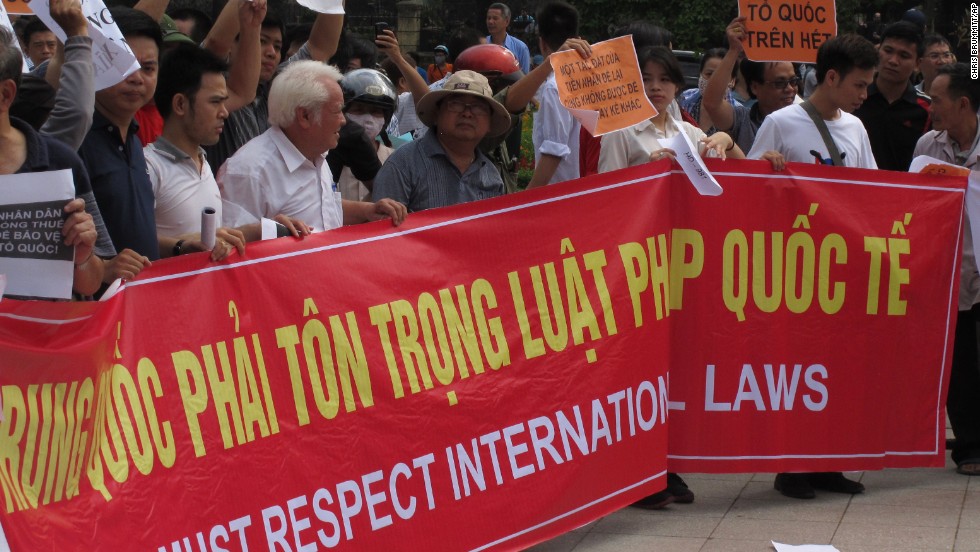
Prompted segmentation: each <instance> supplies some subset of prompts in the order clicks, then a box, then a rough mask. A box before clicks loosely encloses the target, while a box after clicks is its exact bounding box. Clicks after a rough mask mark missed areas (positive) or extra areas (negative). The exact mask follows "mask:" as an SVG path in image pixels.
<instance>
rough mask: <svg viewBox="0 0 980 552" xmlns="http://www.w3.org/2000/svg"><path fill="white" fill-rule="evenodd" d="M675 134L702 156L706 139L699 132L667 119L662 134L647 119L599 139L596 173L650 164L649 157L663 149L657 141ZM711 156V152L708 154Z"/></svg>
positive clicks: (671, 118) (693, 127)
mask: <svg viewBox="0 0 980 552" xmlns="http://www.w3.org/2000/svg"><path fill="white" fill-rule="evenodd" d="M679 132H683V133H685V134H687V137H688V138H690V139H691V143H692V144H694V145H695V146H696V147H697V148H698V152H699V153H701V154H702V155H703V154H704V144H702V143H701V142H700V140H701V139H702V138H704V137H705V136H707V135H706V134H705V133H704V131H703V130H701V129H700V128H698V127H696V126H694V125H692V124H690V123H687V122H685V121H676V120H674V118H673V117H671V116H670V115H667V125H666V127H665V132H660V129H658V128H657V127H656V125H654V124H653V123H652V122H650V120H649V119H647V120H645V121H642V122H639V123H637V124H635V125H633V126H631V127H628V128H624V129H622V130H617V131H615V132H610V133H609V134H606V135H604V136H603V137H602V148H601V149H600V150H599V172H600V173H604V172H609V171H615V170H617V169H623V168H626V167H633V166H636V165H642V164H643V163H647V162H649V161H650V154H651V153H653V152H654V151H656V150H659V149H663V146H662V145H660V140H665V139H668V138H673V137H674V136H676V135H677V134H678V133H679ZM710 154H714V150H712V151H711V152H709V155H710Z"/></svg>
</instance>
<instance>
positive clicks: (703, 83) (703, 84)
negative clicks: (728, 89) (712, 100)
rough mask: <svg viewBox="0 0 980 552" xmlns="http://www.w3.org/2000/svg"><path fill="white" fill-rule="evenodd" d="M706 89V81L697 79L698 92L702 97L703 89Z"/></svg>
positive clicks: (702, 78) (700, 78) (701, 78)
mask: <svg viewBox="0 0 980 552" xmlns="http://www.w3.org/2000/svg"><path fill="white" fill-rule="evenodd" d="M707 87H708V79H706V78H704V77H698V90H700V91H701V94H702V95H703V94H704V89H705V88H707Z"/></svg>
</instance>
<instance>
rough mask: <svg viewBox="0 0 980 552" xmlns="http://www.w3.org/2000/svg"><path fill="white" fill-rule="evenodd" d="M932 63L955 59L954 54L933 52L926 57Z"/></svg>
mask: <svg viewBox="0 0 980 552" xmlns="http://www.w3.org/2000/svg"><path fill="white" fill-rule="evenodd" d="M926 57H927V58H929V59H930V60H931V61H939V60H941V59H953V52H932V53H931V54H928V55H927V56H926Z"/></svg>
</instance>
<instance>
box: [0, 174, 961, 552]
mask: <svg viewBox="0 0 980 552" xmlns="http://www.w3.org/2000/svg"><path fill="white" fill-rule="evenodd" d="M708 168H709V169H711V170H712V171H713V172H714V173H715V176H716V178H717V179H718V181H719V182H720V184H721V185H722V187H723V188H724V193H723V194H722V195H720V196H716V197H707V196H700V195H698V194H697V192H696V191H695V190H694V188H693V187H692V186H691V185H690V184H689V182H688V181H687V180H686V178H685V177H684V176H683V173H681V172H680V171H672V170H671V165H670V164H669V162H667V161H664V162H660V163H653V164H648V165H645V166H642V167H635V168H632V169H627V170H624V171H619V172H616V173H610V174H606V175H600V176H598V177H593V178H590V179H583V180H579V181H575V182H570V183H565V184H562V185H558V186H550V187H548V188H546V189H544V190H537V191H533V192H527V193H522V194H516V195H511V196H506V197H502V198H498V199H495V200H489V201H483V202H478V203H471V204H466V205H461V206H458V207H454V208H450V209H440V210H434V211H429V212H422V213H415V214H412V215H411V216H409V218H408V220H407V221H406V222H405V224H403V225H402V226H401V227H398V228H393V227H391V226H390V225H387V223H384V222H382V223H375V224H370V225H362V226H356V227H347V228H344V229H341V230H337V231H332V232H326V233H323V234H319V235H314V236H310V237H308V238H306V239H305V240H303V241H293V240H291V239H280V240H275V241H272V242H265V243H258V244H251V245H249V248H248V250H247V253H246V255H245V256H244V257H235V258H232V259H231V260H230V261H228V262H225V263H221V264H209V263H208V262H207V260H206V256H205V255H191V256H187V257H180V258H178V259H174V260H172V261H169V262H160V263H157V264H155V265H154V266H153V267H152V269H150V270H147V271H146V272H144V273H143V274H141V275H140V277H139V278H138V279H136V280H135V281H132V282H129V283H128V284H127V285H126V286H125V287H124V288H123V289H122V291H121V292H120V293H119V294H117V295H116V296H114V297H113V298H112V299H110V300H108V301H106V302H104V303H99V304H80V303H46V302H19V301H11V300H4V301H3V302H0V386H2V387H0V399H2V413H3V419H2V421H0V496H2V498H0V525H2V531H3V532H2V533H0V536H4V537H5V538H6V541H7V544H8V545H9V549H10V550H13V551H14V552H20V551H25V550H29V551H36V550H75V549H78V550H151V551H165V552H178V551H190V550H194V551H203V550H208V551H220V550H229V551H244V550H253V551H254V550H259V551H265V550H270V551H290V552H292V551H305V550H315V549H322V548H339V549H357V550H490V549H501V550H506V549H517V548H522V547H526V546H529V545H531V544H534V543H536V542H540V541H542V540H545V539H548V538H551V537H553V536H555V535H557V534H560V533H562V532H565V531H568V530H570V529H573V528H575V527H578V526H580V525H582V524H584V523H587V522H588V521H591V520H593V519H596V518H597V517H600V516H602V515H605V514H606V513H608V512H610V511H613V510H615V509H618V508H621V507H623V506H625V505H627V504H629V503H631V502H632V501H635V500H637V499H638V498H640V497H642V496H644V495H646V494H650V493H652V492H656V491H657V490H659V489H661V488H663V486H664V483H663V479H664V474H665V472H666V469H667V467H668V465H669V466H670V468H671V469H672V470H675V471H709V472H731V471H781V470H829V469H881V468H887V467H897V466H941V465H942V461H943V450H942V437H943V425H944V424H943V421H944V418H943V408H944V397H945V381H947V379H948V376H947V375H946V374H947V372H948V362H949V357H950V354H951V336H952V330H953V327H952V324H953V320H955V314H956V312H955V304H956V303H955V299H954V298H955V296H956V288H957V282H958V272H959V265H958V262H959V253H958V252H959V244H960V241H959V240H960V233H961V232H962V228H961V223H960V220H961V215H960V213H961V212H962V209H963V197H964V189H965V185H966V183H965V180H964V179H962V178H954V177H936V176H930V177H924V176H917V175H908V174H898V173H887V172H879V171H865V170H858V169H842V168H833V167H809V166H805V165H791V167H790V169H788V170H787V171H786V172H785V173H772V172H771V171H770V170H769V167H768V165H767V164H765V163H761V162H751V161H745V162H735V161H726V162H717V161H709V164H708ZM668 391H669V394H668ZM668 431H669V435H668ZM668 437H669V438H668ZM2 545H3V543H2V542H0V546H2Z"/></svg>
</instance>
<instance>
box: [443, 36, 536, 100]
mask: <svg viewBox="0 0 980 552" xmlns="http://www.w3.org/2000/svg"><path fill="white" fill-rule="evenodd" d="M453 70H454V71H463V70H467V71H476V72H477V73H480V74H481V75H483V76H484V77H486V78H487V80H488V81H490V86H491V87H493V88H494V90H498V89H500V88H503V87H504V86H507V85H510V84H513V83H515V82H517V80H518V79H520V78H521V77H523V76H524V72H523V71H521V64H520V63H518V62H517V58H516V57H514V54H513V53H512V52H511V51H510V50H508V49H507V48H504V47H503V46H500V45H499V44H477V45H476V46H470V47H469V48H467V49H465V50H463V51H462V53H460V54H459V55H458V56H456V60H455V61H454V62H453Z"/></svg>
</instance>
